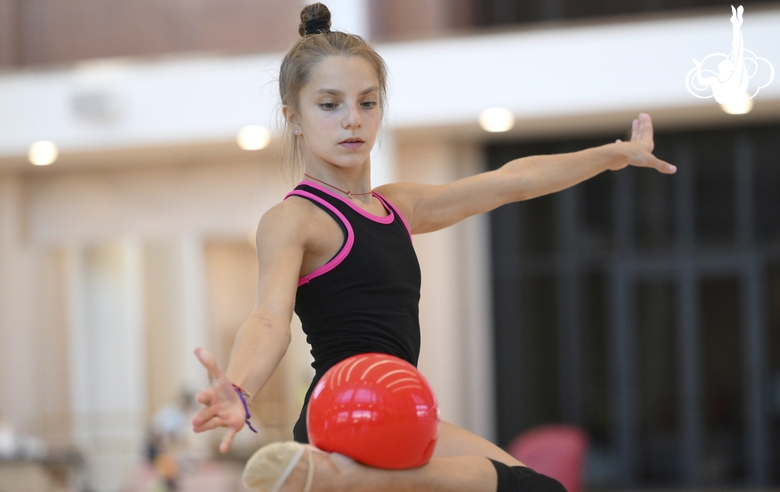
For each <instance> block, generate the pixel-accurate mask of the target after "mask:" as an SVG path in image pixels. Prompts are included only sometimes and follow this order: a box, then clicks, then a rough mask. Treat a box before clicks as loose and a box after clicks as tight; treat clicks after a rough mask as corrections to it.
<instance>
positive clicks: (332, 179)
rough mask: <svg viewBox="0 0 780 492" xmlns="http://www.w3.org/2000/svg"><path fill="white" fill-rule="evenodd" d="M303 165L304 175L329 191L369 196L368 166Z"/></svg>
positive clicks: (369, 175) (351, 195)
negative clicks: (354, 167) (350, 167)
mask: <svg viewBox="0 0 780 492" xmlns="http://www.w3.org/2000/svg"><path fill="white" fill-rule="evenodd" d="M331 167H333V169H330V168H328V167H320V166H305V167H304V171H303V172H304V176H305V177H306V178H308V179H310V180H312V181H315V182H317V183H319V184H321V185H324V186H326V187H328V188H329V189H330V190H331V191H335V192H336V193H342V194H344V195H346V196H347V197H349V198H360V199H366V198H367V199H370V198H371V174H370V172H368V169H369V168H368V166H365V167H362V166H361V168H360V169H343V168H336V167H335V166H331Z"/></svg>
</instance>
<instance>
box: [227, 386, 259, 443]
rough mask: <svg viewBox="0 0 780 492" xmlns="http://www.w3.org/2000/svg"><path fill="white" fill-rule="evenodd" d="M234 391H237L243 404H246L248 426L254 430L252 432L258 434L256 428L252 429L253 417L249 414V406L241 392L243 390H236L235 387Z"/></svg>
mask: <svg viewBox="0 0 780 492" xmlns="http://www.w3.org/2000/svg"><path fill="white" fill-rule="evenodd" d="M233 389H234V390H236V393H237V394H238V397H239V398H241V403H243V404H244V411H246V425H248V426H249V428H250V429H251V430H252V432H254V433H255V434H257V431H256V430H255V428H254V427H252V423H251V422H249V417H251V415H250V414H249V405H247V404H246V400H245V399H244V394H243V393H242V392H241V390H240V389H239V388H236V387H235V386H234V387H233Z"/></svg>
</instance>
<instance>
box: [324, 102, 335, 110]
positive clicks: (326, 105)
mask: <svg viewBox="0 0 780 492" xmlns="http://www.w3.org/2000/svg"><path fill="white" fill-rule="evenodd" d="M320 107H321V108H322V109H335V108H336V103H322V104H320Z"/></svg>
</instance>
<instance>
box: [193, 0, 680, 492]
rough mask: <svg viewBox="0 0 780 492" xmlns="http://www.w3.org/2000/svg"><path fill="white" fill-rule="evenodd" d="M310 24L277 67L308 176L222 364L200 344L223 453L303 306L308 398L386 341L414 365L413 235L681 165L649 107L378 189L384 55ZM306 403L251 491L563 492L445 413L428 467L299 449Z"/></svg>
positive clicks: (206, 425) (269, 227) (269, 452)
mask: <svg viewBox="0 0 780 492" xmlns="http://www.w3.org/2000/svg"><path fill="white" fill-rule="evenodd" d="M301 21H302V22H301V26H300V28H299V33H300V34H301V39H300V40H299V41H298V42H297V43H296V44H295V45H294V46H293V47H292V49H291V50H290V52H289V53H287V55H286V57H285V59H284V61H283V63H282V67H281V72H280V76H279V89H280V93H281V100H282V105H283V106H282V112H283V115H284V119H285V121H286V125H287V130H288V132H289V137H290V138H291V146H292V149H293V151H294V157H296V158H297V159H299V160H301V161H302V163H303V169H304V176H305V177H304V180H303V181H301V183H300V184H299V185H298V186H297V187H296V188H295V189H294V190H293V191H292V192H291V193H290V194H289V195H288V196H287V197H286V198H285V200H284V201H283V202H281V203H279V204H277V205H276V206H274V207H273V208H271V209H270V210H269V211H268V212H267V213H266V214H265V215H263V217H262V219H261V220H260V224H259V226H258V229H257V256H258V261H259V274H258V289H257V303H256V306H255V309H254V311H253V312H252V314H251V315H250V316H249V318H248V319H247V321H246V322H245V323H244V324H243V325H242V326H241V328H240V329H239V331H238V334H237V336H236V341H235V345H234V348H233V352H232V355H231V358H230V363H229V366H228V370H227V373H223V372H222V371H221V370H220V368H219V367H218V366H217V364H216V362H215V360H214V357H213V356H212V355H211V354H209V353H208V352H207V351H205V350H203V349H197V350H196V355H197V357H198V358H199V359H200V361H201V362H202V363H203V365H204V366H205V367H206V368H207V370H208V372H209V376H210V379H211V381H212V382H211V384H210V385H209V387H208V388H207V389H206V390H204V391H202V392H201V393H199V394H198V396H197V399H198V401H199V402H200V403H202V404H203V405H205V406H206V408H204V409H202V410H201V411H200V412H199V413H198V414H197V415H196V416H195V418H194V419H193V428H194V430H195V431H196V432H203V431H206V430H211V429H215V428H217V427H226V428H227V432H226V433H225V436H224V438H223V440H222V443H221V445H220V451H222V452H225V451H227V450H228V448H229V447H230V444H231V442H232V440H233V437H234V436H235V434H236V433H237V432H238V431H239V430H241V429H242V428H243V426H244V423H245V421H247V416H248V410H247V409H246V406H245V405H244V403H243V401H242V400H246V399H251V395H252V394H257V392H258V391H260V389H261V388H262V387H263V385H264V384H265V383H266V382H267V381H268V379H269V378H270V377H271V374H272V373H273V371H274V369H275V368H276V366H277V365H278V364H279V362H280V360H281V359H282V356H283V355H284V353H285V351H286V349H287V346H288V344H289V341H290V321H291V318H292V314H293V311H295V312H296V313H297V314H298V316H299V317H300V319H301V322H302V324H303V329H304V331H305V332H306V334H307V337H308V341H309V343H310V344H311V346H312V355H313V356H314V363H313V367H314V369H315V370H316V373H315V377H314V381H313V382H312V384H311V387H310V388H309V393H308V394H307V395H306V400H305V401H306V402H308V400H309V396H310V394H311V390H312V388H313V387H314V385H315V384H316V382H317V381H318V380H319V378H320V377H322V375H323V374H324V373H325V372H326V371H327V370H328V368H330V367H332V366H333V365H335V364H336V363H338V362H339V361H341V360H343V359H345V358H347V357H349V356H352V355H355V354H359V353H366V352H383V353H388V354H391V355H395V356H397V357H401V358H403V359H405V360H407V361H409V362H410V363H412V364H415V365H416V364H417V357H418V354H419V349H420V327H419V321H418V301H419V295H420V269H419V265H418V263H417V257H416V256H415V254H414V249H413V248H412V243H411V234H420V233H425V232H431V231H436V230H438V229H442V228H444V227H447V226H450V225H452V224H455V223H456V222H458V221H460V220H463V219H465V218H466V217H469V216H472V215H475V214H479V213H483V212H487V211H490V210H493V209H495V208H496V207H499V206H501V205H504V204H506V203H510V202H515V201H519V200H527V199H529V198H534V197H537V196H540V195H545V194H548V193H553V192H556V191H559V190H562V189H565V188H568V187H570V186H573V185H575V184H577V183H579V182H581V181H584V180H586V179H589V178H591V177H593V176H595V175H597V174H599V173H601V172H603V171H605V170H613V171H614V170H619V169H622V168H624V167H626V166H628V165H634V166H643V167H649V168H654V169H656V170H658V171H660V172H662V173H666V174H671V173H674V172H675V170H676V169H675V167H674V166H672V165H671V164H669V163H666V162H664V161H661V160H659V159H657V158H656V157H654V156H653V154H652V150H653V129H652V123H651V121H650V117H649V116H648V115H646V114H640V115H639V117H638V119H636V120H634V121H633V127H632V136H631V141H630V142H622V141H620V140H617V141H616V142H615V143H611V144H606V145H602V146H600V147H595V148H591V149H586V150H582V151H579V152H572V153H567V154H558V155H545V156H532V157H524V158H521V159H516V160H513V161H511V162H509V163H507V164H506V165H504V166H503V167H501V168H500V169H498V170H496V171H491V172H486V173H482V174H479V175H476V176H472V177H469V178H466V179H462V180H459V181H455V182H453V183H450V184H445V185H438V186H433V185H423V184H413V183H395V184H389V185H385V186H381V187H378V188H377V189H376V190H373V191H372V188H371V183H370V158H369V153H370V151H371V148H372V147H373V145H374V142H375V140H376V137H377V132H378V130H379V127H380V122H381V117H382V112H383V107H384V104H385V80H386V71H385V65H384V62H383V60H382V58H381V57H380V56H379V55H378V54H377V53H376V52H375V51H374V50H373V48H372V47H371V46H369V45H368V44H367V43H366V42H365V41H364V40H363V39H362V38H360V37H358V36H354V35H350V34H346V33H341V32H331V31H330V13H329V12H328V10H327V8H326V7H325V6H324V5H322V4H313V5H309V6H307V7H305V8H304V9H303V12H302V13H301ZM305 412H306V406H305V405H304V408H303V409H302V411H301V417H300V418H299V420H298V422H297V424H296V425H295V429H294V437H295V441H294V442H289V443H277V444H272V445H270V446H266V447H264V448H263V449H261V450H259V451H258V452H257V453H256V454H255V455H254V456H253V457H252V458H251V459H250V460H249V462H248V463H247V465H246V469H245V474H244V478H245V481H246V483H247V485H248V486H249V487H250V488H251V489H252V490H263V491H265V490H274V491H276V490H282V491H285V492H286V491H295V492H299V491H306V492H309V491H312V492H318V491H331V490H338V491H353V490H354V491H372V492H376V491H383V490H386V491H407V490H431V491H434V490H435V491H485V492H494V491H498V492H509V491H517V490H523V491H555V492H564V490H563V487H562V486H561V485H560V484H559V483H558V482H557V481H555V480H552V479H550V478H548V477H545V476H543V475H539V474H536V473H535V472H533V471H531V470H530V469H528V468H526V467H524V466H523V465H522V463H520V462H518V461H517V460H515V459H514V458H512V457H511V456H510V455H509V454H507V453H506V452H504V451H503V450H501V449H500V448H498V447H497V446H495V445H494V444H492V443H490V442H488V441H486V440H484V439H482V438H480V437H478V436H476V435H474V434H471V433H470V432H468V431H466V430H464V429H461V428H459V427H456V426H454V425H452V424H449V423H447V422H441V425H440V430H439V439H438V442H437V446H436V449H435V452H434V455H433V458H432V459H431V460H430V462H429V463H428V464H426V465H424V466H421V467H418V468H414V469H410V470H392V471H391V470H381V469H376V468H370V467H367V466H363V465H361V464H359V463H356V462H354V461H352V460H350V459H348V458H346V457H344V456H341V455H337V454H329V453H325V452H322V451H319V450H317V449H316V448H314V447H312V446H309V445H306V444H302V443H307V442H308V437H307V432H306V421H305ZM302 458H303V459H302ZM313 477H314V478H316V480H314V479H313Z"/></svg>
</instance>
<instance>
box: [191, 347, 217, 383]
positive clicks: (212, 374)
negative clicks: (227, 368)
mask: <svg viewBox="0 0 780 492" xmlns="http://www.w3.org/2000/svg"><path fill="white" fill-rule="evenodd" d="M195 356H196V357H197V358H198V360H199V361H200V363H201V364H203V367H205V368H206V370H207V371H208V372H209V378H210V379H213V380H218V379H220V378H222V377H224V374H223V372H222V369H220V368H219V366H218V365H217V359H216V358H215V357H214V356H213V355H212V354H211V352H209V351H208V350H205V349H202V348H196V349H195Z"/></svg>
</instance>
